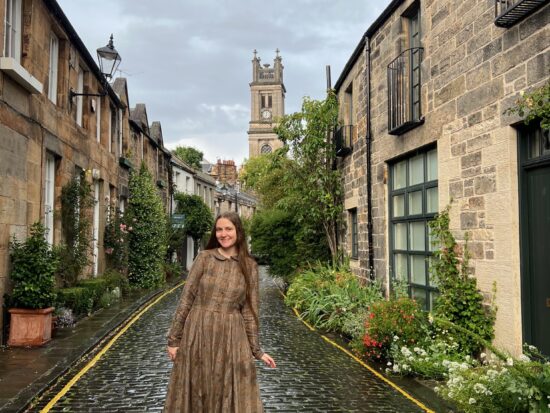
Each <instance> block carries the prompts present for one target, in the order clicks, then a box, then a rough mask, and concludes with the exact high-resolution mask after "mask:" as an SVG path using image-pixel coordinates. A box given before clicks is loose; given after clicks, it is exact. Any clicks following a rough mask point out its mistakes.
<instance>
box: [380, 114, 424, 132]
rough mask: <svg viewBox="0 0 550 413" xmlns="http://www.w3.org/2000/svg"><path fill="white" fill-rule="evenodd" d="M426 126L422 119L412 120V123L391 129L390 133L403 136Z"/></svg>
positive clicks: (408, 122)
mask: <svg viewBox="0 0 550 413" xmlns="http://www.w3.org/2000/svg"><path fill="white" fill-rule="evenodd" d="M423 124H424V118H421V119H419V120H412V121H407V122H404V123H402V124H401V125H399V126H398V127H396V128H394V129H391V130H389V131H388V133H389V134H390V135H397V136H399V135H403V134H404V133H405V132H408V131H410V130H412V129H414V128H416V127H418V126H420V125H423Z"/></svg>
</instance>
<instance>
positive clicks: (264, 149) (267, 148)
mask: <svg viewBox="0 0 550 413" xmlns="http://www.w3.org/2000/svg"><path fill="white" fill-rule="evenodd" d="M272 151H273V149H272V148H271V146H269V145H268V144H267V143H266V144H264V145H262V148H261V149H260V153H262V154H263V153H271V152H272Z"/></svg>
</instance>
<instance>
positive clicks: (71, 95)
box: [69, 88, 107, 105]
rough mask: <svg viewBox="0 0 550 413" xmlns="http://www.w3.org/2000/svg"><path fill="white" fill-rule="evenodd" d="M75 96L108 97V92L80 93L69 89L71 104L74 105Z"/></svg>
mask: <svg viewBox="0 0 550 413" xmlns="http://www.w3.org/2000/svg"><path fill="white" fill-rule="evenodd" d="M75 96H98V97H100V96H107V92H106V91H103V92H101V93H80V92H75V91H74V90H73V88H71V89H69V102H70V104H71V105H72V103H73V98H74V97H75Z"/></svg>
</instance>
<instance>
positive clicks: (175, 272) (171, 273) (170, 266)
mask: <svg viewBox="0 0 550 413" xmlns="http://www.w3.org/2000/svg"><path fill="white" fill-rule="evenodd" d="M164 273H165V274H166V279H167V280H175V279H178V278H180V277H181V276H182V275H183V267H182V265H181V264H180V263H179V262H170V263H168V262H165V263H164Z"/></svg>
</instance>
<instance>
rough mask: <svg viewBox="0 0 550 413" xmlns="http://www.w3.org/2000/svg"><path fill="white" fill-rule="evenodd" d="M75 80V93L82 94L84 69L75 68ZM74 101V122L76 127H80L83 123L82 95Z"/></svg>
mask: <svg viewBox="0 0 550 413" xmlns="http://www.w3.org/2000/svg"><path fill="white" fill-rule="evenodd" d="M76 78H77V80H76V93H84V69H83V68H82V67H81V66H80V65H78V66H77V74H76ZM75 99H76V114H75V121H76V124H77V125H78V126H80V127H82V125H83V121H84V99H83V96H82V95H79V96H75Z"/></svg>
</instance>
